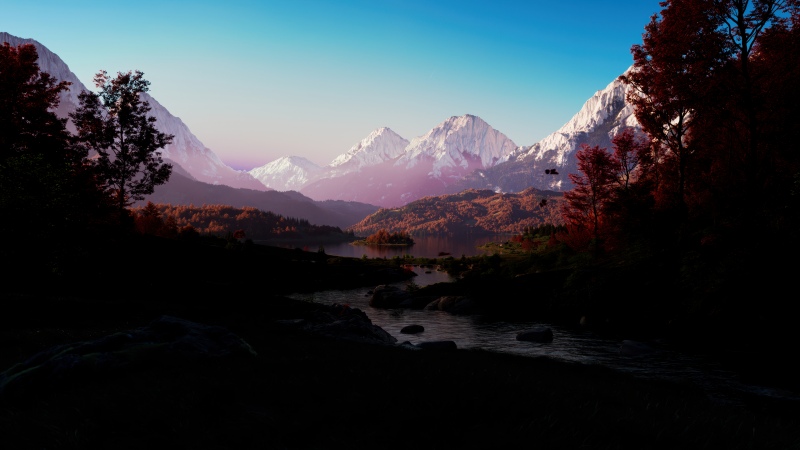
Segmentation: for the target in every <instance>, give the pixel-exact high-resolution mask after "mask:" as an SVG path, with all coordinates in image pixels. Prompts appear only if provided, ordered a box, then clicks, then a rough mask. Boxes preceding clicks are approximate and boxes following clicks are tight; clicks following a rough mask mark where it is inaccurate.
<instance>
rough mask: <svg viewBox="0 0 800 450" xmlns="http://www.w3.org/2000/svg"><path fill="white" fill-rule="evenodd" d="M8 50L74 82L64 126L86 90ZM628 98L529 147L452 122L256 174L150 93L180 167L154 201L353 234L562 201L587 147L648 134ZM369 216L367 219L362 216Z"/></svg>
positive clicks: (589, 110) (46, 60)
mask: <svg viewBox="0 0 800 450" xmlns="http://www.w3.org/2000/svg"><path fill="white" fill-rule="evenodd" d="M0 42H9V43H10V44H11V45H20V44H24V43H30V44H33V45H35V46H36V48H37V50H38V52H39V64H40V67H41V69H42V70H43V71H46V72H49V73H50V74H52V75H53V76H55V77H56V78H58V79H59V80H65V81H69V82H70V83H72V86H71V89H70V91H69V92H66V93H64V94H63V95H62V102H61V105H60V106H59V108H58V110H57V113H58V114H59V116H61V117H66V116H67V114H68V113H69V112H70V111H74V109H75V108H76V107H77V106H78V98H77V97H78V93H79V92H80V91H82V90H84V89H86V87H85V86H84V85H83V84H82V83H81V82H80V80H78V78H77V77H76V76H75V75H74V74H73V73H72V72H71V71H70V70H69V67H68V66H67V64H66V63H65V62H64V61H63V60H61V58H59V57H58V55H56V54H54V53H52V52H50V51H49V50H48V49H47V48H46V47H44V46H43V45H42V44H40V43H39V42H37V41H35V40H32V39H22V38H18V37H15V36H12V35H10V34H8V33H4V32H0ZM629 70H630V69H629ZM626 93H627V86H625V85H624V84H623V83H621V82H620V81H618V80H614V81H612V82H611V83H610V84H609V85H608V86H607V87H606V88H605V89H603V90H601V91H598V92H597V93H596V94H595V95H594V96H592V98H590V99H589V100H587V101H586V103H585V104H584V105H583V107H582V108H581V110H580V111H579V112H578V113H577V114H575V116H574V117H573V118H572V119H571V120H570V121H569V122H567V123H566V124H565V125H564V126H563V127H561V129H559V130H558V131H556V132H554V133H552V134H551V135H549V136H547V137H545V138H544V139H542V140H541V141H540V142H538V143H535V144H533V145H531V146H527V147H525V146H518V145H517V144H515V143H514V142H513V141H511V139H509V138H508V137H507V136H505V135H504V134H503V133H501V132H500V131H497V130H495V129H494V128H492V127H491V126H490V125H489V124H487V123H486V122H485V121H483V120H482V119H481V118H480V117H478V116H474V115H470V114H467V115H463V116H453V117H450V118H448V119H446V120H445V121H443V122H442V123H440V124H439V125H437V126H435V127H434V128H432V129H431V130H430V131H429V132H427V133H426V134H424V135H422V136H419V137H417V138H414V139H412V140H411V141H409V140H407V139H405V138H403V137H401V136H399V135H398V134H397V133H395V132H394V131H392V130H391V129H389V128H386V127H384V128H379V129H377V130H375V131H373V132H372V133H370V135H369V136H367V137H365V138H364V139H362V140H361V141H360V142H359V143H357V144H355V145H354V146H353V147H352V148H350V150H349V151H347V152H345V153H343V154H341V155H339V156H338V157H336V158H334V160H333V161H331V163H330V164H328V165H326V166H322V167H320V166H318V165H316V164H314V163H313V162H311V161H309V160H308V159H306V158H303V157H300V156H287V157H283V158H279V159H277V160H275V161H272V162H270V163H268V164H266V165H264V166H261V167H258V168H255V169H252V170H250V171H240V170H234V169H233V168H231V167H230V166H228V165H226V164H225V163H223V162H222V161H221V160H220V159H219V158H218V157H217V155H216V154H215V153H214V152H213V151H211V150H210V149H208V148H207V147H205V146H204V145H203V144H202V143H201V142H200V141H199V140H198V139H197V137H196V136H194V135H193V134H192V133H191V131H190V130H189V128H188V127H187V126H186V124H184V123H183V122H182V121H181V120H180V119H179V118H178V117H175V116H173V115H172V114H170V113H169V111H168V110H167V109H166V108H165V107H164V106H162V105H161V104H160V103H159V102H158V101H157V100H156V99H154V98H153V97H151V96H149V95H147V94H145V99H146V100H147V101H149V102H150V105H151V108H152V110H151V115H153V116H155V117H156V119H157V121H156V126H157V127H158V128H159V130H160V131H162V132H165V133H169V134H172V135H174V136H175V138H174V141H173V143H172V144H170V145H169V146H167V147H166V148H165V149H164V150H163V151H162V156H163V157H164V158H165V160H167V162H170V163H172V164H173V166H174V175H173V180H171V182H169V183H167V184H165V185H162V186H159V187H157V188H156V192H155V193H154V194H153V195H152V196H150V197H149V198H148V200H151V201H154V202H157V201H162V202H172V203H180V202H184V203H185V202H192V203H195V204H198V205H200V204H211V203H219V202H221V201H223V199H224V201H225V202H226V203H228V204H230V205H232V206H254V207H258V208H262V207H263V208H270V210H271V211H273V212H275V213H277V214H281V215H284V216H289V217H298V218H305V219H308V220H309V221H310V222H312V223H316V224H327V225H336V226H349V225H352V224H353V223H355V222H357V221H359V220H360V219H362V218H364V217H365V215H366V214H370V213H372V212H375V211H377V210H378V207H384V208H396V207H400V206H403V205H406V204H408V203H410V202H413V201H415V200H418V199H421V198H424V197H430V196H438V195H443V194H454V193H458V192H461V191H463V190H465V189H478V190H490V191H493V192H505V193H513V192H521V191H523V190H525V189H527V188H531V187H533V188H536V189H540V190H551V191H556V192H563V191H565V190H569V189H571V187H572V186H571V183H570V181H569V178H568V176H569V174H570V173H576V172H577V166H576V158H575V153H576V151H577V150H578V149H580V146H581V145H582V144H588V145H600V146H602V147H606V148H611V138H612V137H613V136H614V135H615V134H616V133H618V132H619V131H620V130H621V129H623V128H625V127H633V128H635V129H637V130H638V129H640V127H639V125H638V123H637V122H636V119H635V117H634V116H633V111H632V108H631V107H630V105H628V103H627V102H626V100H625V95H626ZM552 169H554V170H552ZM268 191H280V192H273V193H270V194H267V193H265V192H268ZM259 192H260V193H261V194H257V193H259ZM279 193H280V194H281V195H277V194H279ZM267 199H269V200H267ZM254 202H257V203H258V204H255V203H254ZM295 202H297V203H295ZM320 202H325V203H320ZM348 202H354V203H352V204H350V203H348ZM311 205H313V206H315V207H316V208H311ZM334 209H341V211H346V213H345V212H341V213H340V212H336V211H334ZM361 213H365V215H362V216H360V217H354V215H357V214H361ZM329 214H333V216H331V215H329ZM350 220H352V221H351V222H349V223H347V222H348V221H350Z"/></svg>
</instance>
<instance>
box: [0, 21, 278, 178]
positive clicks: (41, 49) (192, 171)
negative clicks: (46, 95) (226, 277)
mask: <svg viewBox="0 0 800 450" xmlns="http://www.w3.org/2000/svg"><path fill="white" fill-rule="evenodd" d="M2 42H8V43H9V44H10V45H13V46H18V45H21V44H33V45H34V46H35V47H36V51H37V52H38V54H39V68H40V69H41V70H42V71H44V72H47V73H49V74H50V75H52V76H54V77H55V78H57V79H58V80H60V81H68V82H70V83H71V85H70V89H69V91H68V92H64V93H62V97H61V103H60V104H59V106H58V109H57V110H56V114H58V116H59V117H62V118H66V117H68V114H69V113H70V112H73V111H75V109H76V108H77V107H78V105H79V104H80V103H79V101H78V94H79V93H81V92H82V91H85V90H88V89H87V88H86V86H85V85H84V84H83V83H81V81H80V80H79V79H78V77H77V76H75V74H74V73H73V72H72V71H71V70H70V69H69V66H68V65H67V64H66V63H65V62H64V61H63V60H62V59H61V58H60V57H59V56H58V55H56V54H55V53H53V52H51V51H50V50H49V49H48V48H47V47H45V46H44V45H42V44H41V43H39V42H37V41H35V40H33V39H22V38H19V37H16V36H12V35H10V34H8V33H6V32H0V43H2ZM143 99H144V100H145V101H147V102H149V103H150V107H151V108H152V109H151V110H150V115H151V116H154V117H155V118H156V128H158V130H159V131H161V132H163V133H167V134H171V135H174V136H175V138H174V139H173V142H172V144H170V145H168V146H166V147H165V148H164V149H163V150H162V152H161V155H162V157H163V158H164V159H165V162H168V163H171V164H173V165H174V164H177V165H179V166H181V168H183V171H184V172H185V173H188V174H189V175H191V177H192V178H194V179H196V180H198V181H202V182H205V183H210V184H224V185H227V186H231V187H237V188H247V189H255V190H262V191H263V190H267V189H268V188H267V187H265V186H264V185H263V184H262V183H260V182H259V181H258V180H256V179H255V178H253V177H252V175H250V174H249V173H247V172H243V171H238V170H234V169H233V168H231V167H229V166H228V165H226V164H225V163H223V162H222V161H221V160H220V159H219V157H218V156H217V155H216V154H215V153H214V152H213V151H211V150H210V149H209V148H207V147H206V146H205V145H203V143H202V142H200V140H199V139H197V137H196V136H195V135H194V134H192V132H191V131H190V130H189V127H187V126H186V124H185V123H183V121H181V119H180V118H178V117H175V116H173V115H172V114H170V112H169V111H168V110H167V109H166V108H165V107H164V106H163V105H161V104H160V103H159V102H158V101H156V100H155V99H154V98H153V97H151V96H150V95H149V94H144V95H143ZM68 127H69V128H70V130H71V131H74V130H75V129H74V127H73V126H72V124H71V122H69V121H68Z"/></svg>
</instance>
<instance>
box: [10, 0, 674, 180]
mask: <svg viewBox="0 0 800 450" xmlns="http://www.w3.org/2000/svg"><path fill="white" fill-rule="evenodd" d="M659 9H660V8H659V6H658V0H624V1H602V0H575V1H563V2H554V1H540V0H527V1H504V0H495V1H492V2H489V1H472V0H460V1H451V0H446V1H437V0H424V1H417V0H367V1H361V0H336V1H335V0H329V1H318V0H283V1H272V0H262V1H241V0H229V1H214V2H209V1H171V0H159V1H150V0H142V1H133V2H96V1H91V2H90V1H83V0H74V1H54V0H37V1H20V0H0V31H6V32H8V33H11V34H13V35H15V36H19V37H22V38H32V39H35V40H37V41H39V42H41V43H42V44H44V45H45V46H46V47H48V48H49V49H50V50H52V51H53V52H55V53H56V54H58V55H59V56H61V58H62V59H63V60H64V61H65V62H66V63H67V64H68V65H69V66H70V68H71V69H72V71H73V72H74V73H75V74H76V75H77V76H78V78H80V79H81V81H83V82H84V84H86V85H87V87H90V88H93V86H92V85H91V80H92V76H93V74H94V73H96V72H97V71H98V70H100V69H104V70H107V71H108V72H109V73H115V72H118V71H126V70H141V71H143V72H144V74H145V78H147V79H148V80H149V81H150V82H151V93H152V95H153V96H154V97H155V98H156V99H157V100H158V101H159V102H161V103H162V104H163V105H164V106H165V107H166V108H167V109H169V111H170V112H171V113H172V114H174V115H176V116H178V117H180V118H181V119H182V120H183V121H184V122H185V123H186V124H187V125H188V126H189V128H190V129H191V130H192V132H193V133H194V134H195V135H196V136H197V137H198V138H199V139H200V140H201V141H202V142H203V143H204V144H205V145H206V146H207V147H209V148H210V149H211V150H213V151H214V152H215V153H216V154H217V155H219V157H220V158H221V159H222V160H223V161H225V162H226V163H228V164H229V165H231V166H233V167H234V168H237V169H250V168H253V167H256V166H260V165H263V164H265V163H267V162H269V161H271V160H273V159H275V158H278V157H281V156H290V155H297V156H305V157H307V158H308V159H310V160H312V161H314V162H316V163H318V164H327V163H329V162H330V161H331V160H332V159H333V158H334V157H336V156H337V155H339V154H341V153H344V152H346V151H347V150H348V149H349V148H350V147H351V146H353V145H354V144H356V143H357V142H358V141H360V140H361V139H362V138H364V137H366V136H367V135H368V134H369V133H370V132H371V131H373V130H374V129H376V128H379V127H382V126H387V127H389V128H391V129H393V130H394V131H395V132H397V133H398V134H400V135H401V136H403V137H405V138H406V139H408V140H411V139H413V138H414V137H417V136H420V135H423V134H425V133H426V132H428V130H430V129H431V128H433V127H434V126H436V125H438V124H439V123H441V122H442V121H444V120H445V119H447V118H448V117H450V116H460V115H463V114H474V115H477V116H479V117H481V118H483V119H484V120H485V121H486V122H488V123H489V124H490V125H491V126H492V127H494V128H495V129H497V130H499V131H501V132H503V133H504V134H506V135H507V136H508V137H509V138H511V139H512V140H513V141H514V142H515V143H516V144H517V145H531V144H534V143H536V142H537V141H539V140H540V139H542V138H543V137H545V136H546V135H548V134H550V133H551V132H553V131H555V130H557V129H558V128H559V127H561V125H563V124H564V123H566V122H567V121H568V120H569V119H570V118H571V117H572V116H573V115H574V114H575V113H576V112H578V110H579V109H580V107H581V106H582V105H583V103H584V102H585V101H586V100H587V99H588V98H589V97H591V96H592V95H593V94H594V93H595V92H596V91H598V90H600V89H603V88H605V87H606V86H607V85H608V83H610V82H611V81H613V80H614V78H615V77H617V76H618V75H620V74H621V73H622V72H623V71H625V69H627V68H628V67H629V66H630V65H631V63H632V59H631V54H630V47H631V45H633V44H637V43H640V42H641V37H642V31H643V30H644V26H645V25H646V24H647V22H648V21H649V19H650V16H651V15H652V14H653V13H656V12H658V11H659Z"/></svg>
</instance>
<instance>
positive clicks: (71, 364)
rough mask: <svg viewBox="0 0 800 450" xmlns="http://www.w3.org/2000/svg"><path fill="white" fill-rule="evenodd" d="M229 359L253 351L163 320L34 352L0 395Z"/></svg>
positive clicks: (214, 330) (219, 332)
mask: <svg viewBox="0 0 800 450" xmlns="http://www.w3.org/2000/svg"><path fill="white" fill-rule="evenodd" d="M234 356H246V357H252V356H256V352H255V351H253V349H252V348H251V347H250V345H248V344H247V342H245V341H244V340H242V339H241V338H240V337H238V336H236V335H235V334H233V333H232V332H230V331H229V330H227V329H226V328H223V327H219V326H210V325H203V324H199V323H195V322H191V321H188V320H185V319H180V318H177V317H172V316H162V317H160V318H158V319H156V320H154V321H152V322H151V323H150V324H148V325H147V326H145V327H141V328H136V329H132V330H128V331H123V332H118V333H113V334H110V335H107V336H104V337H101V338H98V339H94V340H90V341H83V342H75V343H71V344H64V345H58V346H55V347H52V348H50V349H48V350H45V351H42V352H40V353H37V354H36V355H34V356H32V357H31V358H29V359H28V360H26V361H24V362H21V363H19V364H16V365H14V366H13V367H11V368H9V369H8V370H6V371H5V372H3V373H0V395H12V394H11V393H12V392H14V393H16V394H23V393H24V392H25V391H26V390H27V389H32V390H41V389H43V388H45V387H56V386H58V385H61V384H65V383H72V382H75V381H78V380H92V379H96V378H98V377H108V376H111V375H114V374H118V373H124V372H127V371H130V370H135V369H146V368H149V367H160V366H165V365H171V364H176V363H180V362H182V361H193V360H206V359H212V358H213V359H218V358H227V357H234Z"/></svg>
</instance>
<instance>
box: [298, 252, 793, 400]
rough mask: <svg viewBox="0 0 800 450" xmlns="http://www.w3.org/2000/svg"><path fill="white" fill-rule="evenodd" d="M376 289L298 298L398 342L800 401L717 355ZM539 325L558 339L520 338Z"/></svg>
mask: <svg viewBox="0 0 800 450" xmlns="http://www.w3.org/2000/svg"><path fill="white" fill-rule="evenodd" d="M414 270H415V272H416V273H417V275H418V276H416V277H414V278H413V283H414V284H417V285H418V286H424V285H428V284H432V283H437V282H449V281H452V279H451V278H450V277H449V276H448V275H447V274H446V273H445V272H441V271H437V270H430V269H422V268H419V267H415V268H414ZM406 283H408V282H406ZM404 284H405V283H398V284H397V285H398V286H404ZM370 289H371V288H368V287H365V288H360V289H352V290H331V291H322V292H315V293H312V294H295V295H292V297H293V298H295V299H299V300H306V301H313V302H318V303H323V304H333V303H339V304H349V305H350V307H353V308H358V309H361V310H362V311H364V312H365V313H366V314H367V316H368V317H369V318H370V320H372V323H373V324H375V325H377V326H379V327H381V328H383V329H384V330H386V331H387V332H388V333H390V334H391V335H392V336H394V337H395V338H396V339H397V340H398V342H404V341H408V342H410V343H412V344H414V343H418V342H421V341H438V340H450V341H454V342H455V343H456V345H457V346H458V348H462V349H483V350H488V351H493V352H502V353H512V354H516V355H523V356H528V357H548V358H554V359H558V360H561V361H568V362H572V363H579V364H599V365H602V366H605V367H609V368H612V369H615V370H619V371H623V372H627V373H631V374H633V375H635V376H639V377H644V378H651V379H660V380H668V381H673V382H679V383H689V384H691V385H694V386H697V387H700V388H701V389H703V390H704V391H705V392H706V394H707V395H708V396H709V397H710V398H712V399H715V400H718V401H722V402H727V403H738V402H739V401H740V399H741V398H743V395H757V396H764V397H772V398H779V399H784V400H795V401H800V395H796V394H795V393H792V392H788V391H785V390H781V389H775V388H768V387H764V386H756V385H752V384H746V383H744V382H742V381H740V380H739V379H738V377H737V375H736V374H735V373H733V372H731V371H728V370H725V369H724V368H723V367H722V365H721V364H719V363H717V362H715V361H714V360H713V359H712V358H708V357H704V356H702V355H689V354H685V353H681V352H679V351H676V350H674V349H671V348H670V347H669V346H668V345H667V344H665V343H661V342H650V343H647V345H648V346H649V347H650V348H651V349H652V350H653V351H652V353H649V354H646V355H643V356H635V357H631V356H624V355H623V354H621V352H620V348H621V346H622V341H618V340H612V339H608V338H603V337H600V336H598V335H596V334H595V333H592V332H591V331H588V330H580V329H576V328H565V327H561V326H558V325H553V324H548V323H541V322H534V321H519V322H507V321H501V320H494V319H489V318H486V317H483V316H481V315H453V314H449V313H446V312H442V311H424V310H412V309H378V308H373V307H371V306H369V298H370V295H369V293H368V292H369V291H370ZM411 324H417V325H422V326H423V327H424V331H423V332H422V333H419V334H416V335H410V334H402V333H400V330H401V329H402V328H403V327H404V326H406V325H411ZM534 326H546V327H550V328H551V329H552V330H553V335H554V338H553V341H552V342H550V343H534V342H525V341H518V340H516V335H517V333H519V332H521V331H524V330H527V329H530V328H532V327H534Z"/></svg>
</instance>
